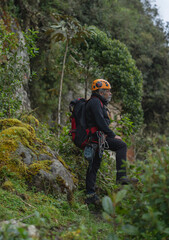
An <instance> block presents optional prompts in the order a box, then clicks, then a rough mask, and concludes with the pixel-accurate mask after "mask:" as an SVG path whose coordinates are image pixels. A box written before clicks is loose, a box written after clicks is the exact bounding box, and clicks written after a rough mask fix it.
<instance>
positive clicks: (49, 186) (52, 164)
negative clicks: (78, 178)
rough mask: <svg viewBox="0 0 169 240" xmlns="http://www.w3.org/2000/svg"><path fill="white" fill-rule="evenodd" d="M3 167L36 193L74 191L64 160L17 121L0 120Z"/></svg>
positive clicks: (0, 153) (0, 165) (0, 161)
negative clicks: (24, 181) (31, 187)
mask: <svg viewBox="0 0 169 240" xmlns="http://www.w3.org/2000/svg"><path fill="white" fill-rule="evenodd" d="M3 167H6V168H8V170H9V171H11V172H14V173H15V174H16V176H18V177H22V178H24V179H25V180H26V181H27V183H28V185H31V186H35V187H36V188H37V190H39V191H42V190H43V191H45V192H46V193H52V194H54V195H57V194H58V193H61V192H67V193H70V192H72V191H73V189H74V188H75V184H74V177H73V175H72V174H71V173H70V171H69V168H68V166H66V164H65V163H64V161H63V160H61V158H60V157H59V156H58V155H57V154H56V153H55V152H54V151H52V150H51V149H50V148H49V147H48V146H47V145H46V144H45V143H43V142H42V141H41V140H40V139H38V138H37V137H36V134H35V130H34V128H33V127H32V126H30V125H29V124H26V123H23V122H21V121H19V120H17V119H3V120H0V170H1V169H2V168H3Z"/></svg>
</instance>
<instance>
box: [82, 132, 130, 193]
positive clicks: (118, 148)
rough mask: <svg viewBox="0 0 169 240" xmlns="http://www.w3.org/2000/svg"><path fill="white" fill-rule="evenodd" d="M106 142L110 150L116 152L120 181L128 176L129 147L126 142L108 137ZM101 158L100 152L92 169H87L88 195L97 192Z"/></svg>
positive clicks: (117, 177)
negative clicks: (126, 163) (96, 184)
mask: <svg viewBox="0 0 169 240" xmlns="http://www.w3.org/2000/svg"><path fill="white" fill-rule="evenodd" d="M106 141H107V142H108V145H109V150H111V151H115V152H116V170H117V175H116V179H117V180H118V179H120V178H121V177H123V176H126V167H125V164H124V161H126V154H127V145H126V143H125V142H123V141H122V140H119V139H115V138H110V137H107V138H106ZM101 160H102V159H101V158H100V157H99V153H98V151H96V153H95V157H94V159H93V164H92V167H91V168H90V169H89V168H88V169H87V174H86V190H87V193H93V192H95V183H96V174H97V171H98V169H99V168H100V163H101Z"/></svg>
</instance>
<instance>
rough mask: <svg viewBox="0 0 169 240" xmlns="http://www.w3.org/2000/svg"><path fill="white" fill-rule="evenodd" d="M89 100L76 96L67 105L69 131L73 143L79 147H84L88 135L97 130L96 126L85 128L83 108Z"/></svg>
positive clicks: (88, 139)
mask: <svg viewBox="0 0 169 240" xmlns="http://www.w3.org/2000/svg"><path fill="white" fill-rule="evenodd" d="M89 100H90V99H89ZM89 100H86V99H84V98H78V99H75V100H73V101H71V102H70V105H69V109H70V112H71V117H70V121H71V131H70V132H69V133H70V135H71V136H72V141H73V142H74V144H75V145H76V146H77V147H79V148H80V149H84V148H85V146H86V145H87V144H88V143H89V141H90V136H91V135H92V134H93V133H95V132H96V131H97V130H98V128H97V127H92V128H87V124H86V118H85V111H86V109H85V108H86V103H87V102H88V101H89ZM102 105H103V104H102Z"/></svg>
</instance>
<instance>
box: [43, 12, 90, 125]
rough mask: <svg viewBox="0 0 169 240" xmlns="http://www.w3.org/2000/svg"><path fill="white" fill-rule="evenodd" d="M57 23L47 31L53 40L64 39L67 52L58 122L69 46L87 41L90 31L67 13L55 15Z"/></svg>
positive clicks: (64, 59) (60, 93)
mask: <svg viewBox="0 0 169 240" xmlns="http://www.w3.org/2000/svg"><path fill="white" fill-rule="evenodd" d="M54 18H55V20H56V23H55V24H53V25H52V26H51V28H50V29H49V30H48V31H47V33H50V34H51V39H52V41H53V42H59V41H62V42H64V43H65V53H64V57H63V64H62V72H61V78H60V89H59V102H58V119H57V123H58V125H60V123H61V100H62V87H63V79H64V70H65V64H66V58H67V53H68V48H69V45H70V44H77V43H80V42H84V41H85V36H86V35H87V34H88V31H87V30H86V29H85V28H84V27H83V26H82V25H81V24H80V23H79V22H78V20H77V19H75V18H74V17H71V16H67V15H54Z"/></svg>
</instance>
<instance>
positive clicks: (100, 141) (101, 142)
mask: <svg viewBox="0 0 169 240" xmlns="http://www.w3.org/2000/svg"><path fill="white" fill-rule="evenodd" d="M96 133H97V137H98V145H99V157H100V158H102V156H103V152H104V149H109V144H108V142H107V141H106V137H105V134H104V133H103V132H101V131H97V132H96Z"/></svg>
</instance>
